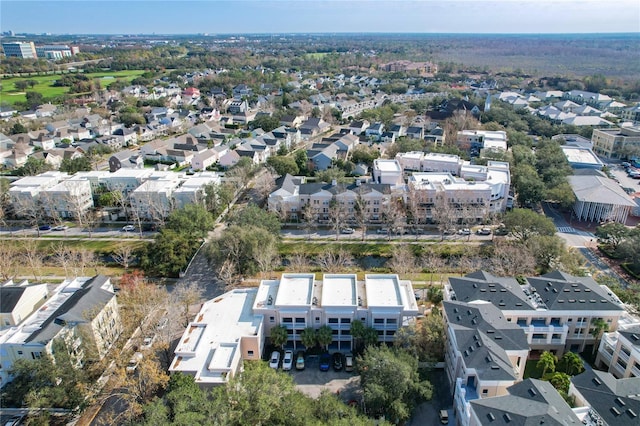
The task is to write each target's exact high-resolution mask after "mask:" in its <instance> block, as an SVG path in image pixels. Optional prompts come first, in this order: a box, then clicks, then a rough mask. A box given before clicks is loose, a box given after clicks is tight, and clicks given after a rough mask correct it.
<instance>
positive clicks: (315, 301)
mask: <svg viewBox="0 0 640 426" xmlns="http://www.w3.org/2000/svg"><path fill="white" fill-rule="evenodd" d="M358 299H360V298H359V297H358ZM311 303H312V304H313V306H317V305H318V298H317V297H315V296H314V297H313V299H312V300H311Z"/></svg>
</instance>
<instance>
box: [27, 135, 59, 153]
mask: <svg viewBox="0 0 640 426" xmlns="http://www.w3.org/2000/svg"><path fill="white" fill-rule="evenodd" d="M31 144H32V145H33V146H35V147H38V148H41V149H42V150H44V151H47V150H49V149H53V148H55V147H56V141H55V139H54V138H53V137H52V136H51V135H49V134H48V133H46V132H39V133H38V134H37V135H36V136H35V137H32V138H31Z"/></svg>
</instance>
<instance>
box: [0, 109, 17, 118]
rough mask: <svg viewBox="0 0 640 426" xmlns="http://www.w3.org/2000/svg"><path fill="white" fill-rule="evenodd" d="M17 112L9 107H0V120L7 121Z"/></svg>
mask: <svg viewBox="0 0 640 426" xmlns="http://www.w3.org/2000/svg"><path fill="white" fill-rule="evenodd" d="M17 113H18V110H17V109H15V108H13V107H10V106H1V107H0V119H2V120H7V119H9V118H11V117H13V115H14V114H17Z"/></svg>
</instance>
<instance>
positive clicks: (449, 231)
mask: <svg viewBox="0 0 640 426" xmlns="http://www.w3.org/2000/svg"><path fill="white" fill-rule="evenodd" d="M455 233H456V230H455V229H445V230H444V232H443V234H444V235H453V234H455Z"/></svg>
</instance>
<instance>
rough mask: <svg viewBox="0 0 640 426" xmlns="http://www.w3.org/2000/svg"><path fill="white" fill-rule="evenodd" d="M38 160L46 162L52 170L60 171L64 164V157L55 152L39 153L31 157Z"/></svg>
mask: <svg viewBox="0 0 640 426" xmlns="http://www.w3.org/2000/svg"><path fill="white" fill-rule="evenodd" d="M30 157H32V158H34V159H36V160H44V162H45V163H46V164H48V165H49V166H51V168H52V169H54V170H58V169H59V168H60V165H61V164H62V157H61V156H60V155H58V154H57V153H56V152H55V151H38V152H34V153H33V154H31V155H30Z"/></svg>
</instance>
